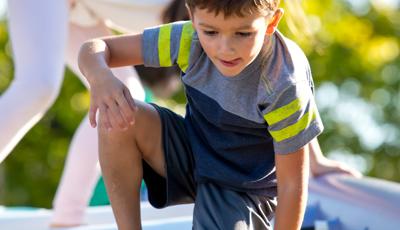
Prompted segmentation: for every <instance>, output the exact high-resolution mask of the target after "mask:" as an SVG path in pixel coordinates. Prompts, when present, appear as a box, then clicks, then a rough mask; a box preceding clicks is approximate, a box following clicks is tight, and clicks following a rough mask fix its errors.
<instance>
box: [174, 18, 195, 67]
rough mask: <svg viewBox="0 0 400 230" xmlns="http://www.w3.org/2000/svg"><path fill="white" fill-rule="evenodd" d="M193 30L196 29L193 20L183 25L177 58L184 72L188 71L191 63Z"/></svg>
mask: <svg viewBox="0 0 400 230" xmlns="http://www.w3.org/2000/svg"><path fill="white" fill-rule="evenodd" d="M193 32H194V29H193V26H192V23H191V22H187V23H185V24H184V25H183V28H182V35H181V40H180V43H179V53H178V60H177V62H178V66H179V68H180V69H181V70H182V72H186V69H187V67H188V65H189V55H190V44H191V42H192V36H193Z"/></svg>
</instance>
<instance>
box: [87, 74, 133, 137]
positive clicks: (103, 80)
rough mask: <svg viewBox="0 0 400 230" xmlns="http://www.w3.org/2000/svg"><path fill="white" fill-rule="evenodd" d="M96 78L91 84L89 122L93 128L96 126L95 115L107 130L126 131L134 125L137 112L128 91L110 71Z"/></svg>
mask: <svg viewBox="0 0 400 230" xmlns="http://www.w3.org/2000/svg"><path fill="white" fill-rule="evenodd" d="M100 75H101V76H97V77H96V80H97V81H96V82H94V83H91V89H90V101H91V102H90V110H89V120H90V124H91V126H92V127H93V128H95V127H96V126H97V122H96V114H97V110H99V113H100V114H101V116H99V121H98V122H99V123H101V124H102V125H103V126H104V127H105V128H106V129H107V130H111V129H113V128H120V129H121V130H126V129H127V128H128V127H129V125H133V124H134V123H135V119H134V116H135V112H136V110H137V107H136V104H135V101H134V100H133V98H132V96H131V94H130V92H129V89H128V88H127V87H126V86H125V85H124V84H123V83H122V82H121V81H120V80H118V79H117V78H116V77H114V76H113V74H112V72H111V70H108V71H105V73H104V72H103V73H101V74H100Z"/></svg>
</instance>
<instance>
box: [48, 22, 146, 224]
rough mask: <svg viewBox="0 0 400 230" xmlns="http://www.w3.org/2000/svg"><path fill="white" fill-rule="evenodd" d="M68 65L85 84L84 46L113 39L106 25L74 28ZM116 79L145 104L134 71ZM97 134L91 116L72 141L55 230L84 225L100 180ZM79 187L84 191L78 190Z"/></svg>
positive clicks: (123, 72) (57, 200)
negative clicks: (94, 40) (80, 64)
mask: <svg viewBox="0 0 400 230" xmlns="http://www.w3.org/2000/svg"><path fill="white" fill-rule="evenodd" d="M69 31H70V36H69V46H68V51H67V62H68V65H69V67H70V68H71V69H72V70H73V71H74V72H75V73H76V74H77V75H78V76H79V77H80V79H81V80H82V81H83V83H84V84H85V85H86V86H87V83H86V82H85V81H84V80H83V79H84V78H83V76H81V74H80V72H79V69H78V66H77V58H76V57H77V54H78V51H79V48H80V45H81V44H82V43H83V42H84V41H85V40H88V39H91V38H94V37H100V36H106V35H110V34H111V32H110V31H109V29H108V28H107V27H106V26H105V25H104V24H102V23H100V24H98V25H96V26H93V27H80V26H77V25H74V24H70V29H69ZM113 73H114V74H115V76H117V77H118V78H119V79H121V80H122V82H124V83H125V84H126V85H127V86H128V88H129V89H130V90H131V94H132V95H133V97H134V98H135V99H138V100H144V90H143V87H142V85H141V83H140V81H139V78H138V76H137V74H136V72H135V70H134V69H133V68H132V67H123V68H116V69H114V70H113ZM97 163H98V141H97V131H96V129H93V128H91V127H90V124H89V121H88V119H87V116H86V117H85V119H84V120H83V121H82V122H81V124H80V126H79V128H78V130H77V131H76V133H75V135H74V138H73V139H72V142H71V145H70V149H69V152H68V156H67V160H66V163H65V167H64V171H63V176H62V179H61V182H60V184H59V187H58V189H57V193H56V196H55V198H54V201H53V210H54V211H53V217H52V220H51V222H52V224H51V225H52V226H53V227H65V226H75V225H80V224H82V223H83V217H84V212H85V209H86V206H87V205H88V202H89V199H90V197H91V195H92V191H93V188H94V186H95V183H96V181H97V180H98V178H99V174H100V172H99V170H98V167H97ZM77 187H79V188H80V189H79V190H78V189H76V188H77Z"/></svg>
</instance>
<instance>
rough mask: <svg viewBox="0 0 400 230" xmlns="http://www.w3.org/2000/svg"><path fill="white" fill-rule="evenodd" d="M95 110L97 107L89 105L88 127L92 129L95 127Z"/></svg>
mask: <svg viewBox="0 0 400 230" xmlns="http://www.w3.org/2000/svg"><path fill="white" fill-rule="evenodd" d="M97 109H98V107H97V105H90V109H89V121H90V125H91V126H92V128H96V126H97V122H96V113H97Z"/></svg>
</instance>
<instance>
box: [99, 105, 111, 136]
mask: <svg viewBox="0 0 400 230" xmlns="http://www.w3.org/2000/svg"><path fill="white" fill-rule="evenodd" d="M99 113H100V114H99V122H100V123H101V124H102V125H103V126H104V128H106V129H107V130H111V128H112V126H111V123H110V121H109V118H108V114H107V107H106V106H105V105H102V106H100V108H99Z"/></svg>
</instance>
